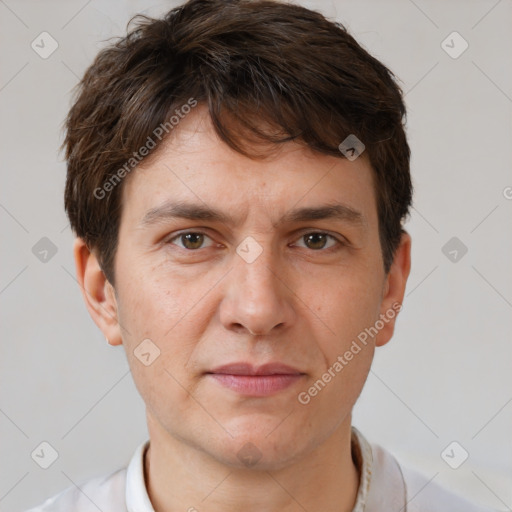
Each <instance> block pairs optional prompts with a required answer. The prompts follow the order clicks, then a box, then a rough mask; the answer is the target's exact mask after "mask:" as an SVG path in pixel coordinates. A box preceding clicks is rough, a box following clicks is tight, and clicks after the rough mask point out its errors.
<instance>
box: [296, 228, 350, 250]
mask: <svg viewBox="0 0 512 512" xmlns="http://www.w3.org/2000/svg"><path fill="white" fill-rule="evenodd" d="M328 239H331V240H333V243H332V244H331V245H330V246H327V245H326V244H327V242H328ZM299 240H304V243H305V245H306V248H307V249H312V250H314V251H318V250H321V249H325V250H326V252H328V251H329V250H331V249H334V250H336V245H344V244H343V243H342V242H341V241H340V240H338V239H337V238H335V237H334V236H332V235H330V234H329V233H324V232H321V231H313V232H311V233H306V234H304V235H302V236H301V237H300V238H299Z"/></svg>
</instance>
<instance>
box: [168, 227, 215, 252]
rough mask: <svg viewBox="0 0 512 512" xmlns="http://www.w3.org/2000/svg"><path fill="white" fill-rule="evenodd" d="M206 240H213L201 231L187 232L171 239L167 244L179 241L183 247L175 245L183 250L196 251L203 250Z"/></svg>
mask: <svg viewBox="0 0 512 512" xmlns="http://www.w3.org/2000/svg"><path fill="white" fill-rule="evenodd" d="M205 238H207V239H209V240H211V238H210V237H209V236H208V235H206V234H205V233H201V232H200V231H186V232H183V233H180V234H178V235H176V236H174V237H173V238H170V239H169V240H168V241H167V242H168V243H174V240H179V241H181V242H182V244H183V245H179V244H175V245H178V247H181V248H182V249H186V250H189V251H194V250H196V249H201V246H202V245H203V242H204V240H205Z"/></svg>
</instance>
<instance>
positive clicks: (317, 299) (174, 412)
mask: <svg viewBox="0 0 512 512" xmlns="http://www.w3.org/2000/svg"><path fill="white" fill-rule="evenodd" d="M173 135H174V138H173V139H172V140H171V141H167V142H165V145H163V146H162V147H161V148H160V149H159V151H158V153H157V154H155V155H154V158H152V160H150V161H148V162H147V163H143V165H141V166H140V167H139V168H137V169H136V170H135V171H134V172H133V173H132V174H131V175H130V176H129V178H127V179H126V181H125V183H124V188H123V194H122V202H123V213H122V219H121V224H120V230H119V244H118V249H117V253H116V263H115V274H116V290H115V299H113V300H114V301H115V316H116V320H117V322H118V324H119V326H121V327H119V326H118V331H115V327H113V326H110V327H108V328H105V329H109V338H110V339H111V342H112V339H114V344H115V339H116V337H118V341H119V343H121V342H122V343H123V345H124V347H125V349H126V353H127V357H128V361H129V364H130V366H131V370H132V374H133V377H134V380H135V383H136V386H137V388H138V390H139V392H140V394H141V396H142V397H143V399H144V401H145V403H146V405H147V414H148V420H149V422H150V423H151V424H153V425H156V426H158V429H160V430H161V431H162V432H165V433H166V435H167V434H168V435H169V436H172V437H173V438H174V439H178V440H179V441H180V442H183V443H186V444H188V445H190V446H194V447H196V448H198V449H200V450H202V451H204V452H206V453H208V454H209V455H211V456H212V457H214V458H215V459H216V460H218V461H221V462H223V463H225V464H228V465H233V466H240V465H241V464H242V463H244V462H243V461H242V459H241V456H240V453H242V454H243V450H254V451H255V452H256V453H257V454H258V457H261V460H260V464H261V465H262V467H265V468H267V469H277V468H279V467H283V466H285V465H286V464H289V463H290V462H292V461H293V460H295V459H297V458H299V457H301V456H303V455H305V454H307V453H310V452H312V450H314V449H315V448H316V447H317V446H319V445H320V444H321V443H323V442H324V441H325V440H326V439H327V438H329V436H331V435H332V434H333V432H335V431H336V429H337V428H338V427H339V426H340V425H342V424H344V422H345V423H346V422H347V421H350V413H351V410H352V407H353V405H354V403H355V401H356V399H357V397H358V396H359V394H360V392H361V389H362V387H363V384H364V382H365V380H366V377H367V374H368V371H369V368H370V364H371V361H372V357H373V353H374V347H375V345H376V344H383V343H385V342H386V341H387V339H389V337H390V336H391V334H392V330H393V324H394V319H389V320H388V321H386V322H385V326H384V327H383V328H382V329H380V330H379V333H378V334H377V335H376V336H374V337H373V338H372V337H371V336H370V337H367V340H366V343H365V344H363V343H362V342H360V341H359V342H357V345H358V346H359V351H357V352H356V349H355V348H354V340H358V336H359V339H361V333H362V332H364V330H365V328H369V327H371V326H374V325H375V323H376V321H377V320H379V318H381V319H382V316H379V315H382V314H388V312H389V310H390V309H391V308H392V304H393V303H395V302H396V299H401V297H402V294H403V287H405V282H403V283H402V282H400V283H398V285H396V283H395V282H391V281H390V275H385V274H384V270H383V262H382V253H381V246H380V243H379V234H378V218H377V207H376V199H375V194H374V191H373V181H372V171H371V167H370V165H369V163H368V161H367V160H366V159H365V158H363V157H359V158H358V159H356V160H354V161H352V162H350V161H348V160H346V159H342V158H334V157H330V156H325V155H319V154H315V153H313V152H311V151H310V150H308V149H306V148H304V147H302V146H300V145H298V144H295V143H286V144H285V145H283V146H282V148H281V151H280V152H279V153H278V154H277V155H274V156H273V157H272V158H271V159H268V160H265V161H255V160H251V159H248V158H246V157H245V156H243V155H241V154H239V153H236V152H234V151H232V150H231V149H229V148H228V147H227V146H226V145H225V144H223V143H221V142H220V141H219V139H218V138H217V137H216V135H215V134H214V130H213V127H212V126H211V124H210V121H209V118H208V116H207V115H206V114H205V112H204V111H203V110H202V109H201V108H200V107H198V108H197V109H196V110H195V111H193V112H192V113H191V114H189V115H188V116H187V117H186V118H185V119H183V120H182V121H181V122H180V125H179V130H178V129H177V130H176V132H175V134H173ZM177 206H180V208H177ZM327 207H335V208H331V209H327ZM200 210H201V211H202V212H203V214H202V215H198V214H199V213H200ZM212 212H217V213H218V215H213V214H212ZM315 212H316V214H315ZM403 273H404V272H403V271H402V274H403ZM391 275H393V273H392V272H391ZM401 277H403V275H402V276H401ZM402 285H403V286H402ZM388 316H389V314H388ZM381 323H383V322H381ZM116 325H117V324H116ZM105 329H104V330H105ZM363 337H364V336H363ZM121 338H122V340H121ZM148 339H149V340H151V341H150V342H148V341H145V342H144V343H145V344H143V345H141V342H143V340H148ZM351 347H352V348H351ZM158 350H159V352H158ZM141 352H143V353H144V354H146V355H144V356H142V357H141V356H140V353H141ZM347 352H351V353H352V357H350V356H348V355H347ZM137 354H138V356H139V357H137ZM147 354H149V355H147ZM340 357H341V359H342V360H343V361H344V363H343V364H342V363H341V362H340ZM144 359H145V362H146V363H148V362H150V361H151V364H148V365H146V364H144V363H143V362H142V361H143V360H144ZM336 361H338V365H336V364H335V363H336ZM226 365H228V367H226ZM229 365H232V366H229ZM339 365H341V366H342V368H341V369H339ZM222 367H224V368H222ZM326 375H327V377H326ZM329 376H330V378H329ZM319 379H320V380H321V381H322V384H318V380H319ZM315 382H317V384H316V388H315ZM313 388H315V389H316V393H315V391H314V389H313ZM312 389H313V390H312ZM311 390H312V391H311ZM247 443H251V444H250V445H247ZM244 446H245V448H243V450H242V452H240V450H241V448H242V447H244ZM247 446H250V448H247Z"/></svg>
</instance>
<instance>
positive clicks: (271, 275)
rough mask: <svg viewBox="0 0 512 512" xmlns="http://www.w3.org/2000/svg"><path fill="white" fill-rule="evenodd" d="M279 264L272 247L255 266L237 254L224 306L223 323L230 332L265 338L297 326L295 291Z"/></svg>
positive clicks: (264, 252)
mask: <svg viewBox="0 0 512 512" xmlns="http://www.w3.org/2000/svg"><path fill="white" fill-rule="evenodd" d="M262 247H263V246H262ZM277 260H278V257H277V255H275V254H272V250H271V248H270V247H268V246H265V247H263V251H262V253H261V254H260V255H259V256H258V257H257V258H256V260H254V261H252V262H251V263H249V262H247V261H245V260H244V259H243V258H241V257H240V256H239V255H238V254H235V257H234V268H233V269H232V271H231V272H229V274H228V275H227V276H226V278H227V280H228V281H227V283H226V288H225V295H224V297H223V300H222V302H221V305H220V320H221V322H222V324H223V325H224V327H225V328H226V329H228V330H234V331H237V332H239V333H242V332H244V331H246V332H248V333H249V334H252V335H259V336H262V335H269V334H273V333H274V332H276V331H278V330H279V331H282V330H284V329H285V328H287V327H289V326H290V325H291V324H292V323H293V321H294V318H295V310H294V308H293V297H294V294H293V291H292V290H293V288H292V287H291V286H290V285H289V283H287V282H286V281H287V280H286V275H285V272H283V270H282V268H281V267H282V265H281V264H280V262H278V261H277Z"/></svg>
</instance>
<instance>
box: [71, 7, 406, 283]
mask: <svg viewBox="0 0 512 512" xmlns="http://www.w3.org/2000/svg"><path fill="white" fill-rule="evenodd" d="M130 23H134V24H135V26H134V27H133V28H132V29H131V30H130V29H129V31H128V33H127V35H126V36H125V37H123V38H120V39H118V40H117V41H116V42H114V43H111V44H109V46H107V47H105V48H104V49H102V50H101V51H100V52H99V54H98V55H97V57H96V59H95V60H94V62H93V63H92V65H91V66H90V67H89V68H88V69H87V70H86V72H85V74H84V76H83V78H82V80H81V81H80V83H79V84H78V86H77V88H78V89H77V94H76V99H75V102H74V104H73V106H72V108H71V109H70V112H69V114H68V116H67V119H66V138H65V141H64V144H63V146H64V147H65V150H66V160H67V164H68V166H67V181H66V190H65V208H66V211H67V214H68V216H69V219H70V222H71V226H72V229H73V231H74V232H75V233H76V235H77V236H79V237H81V238H82V239H83V240H84V241H85V243H86V244H87V246H88V247H89V248H90V249H91V250H92V249H95V250H97V252H98V257H99V261H100V265H101V268H102V270H103V272H104V273H105V276H106V277H107V279H108V280H109V281H110V282H111V283H112V284H114V281H115V279H114V277H115V276H114V259H115V253H116V248H117V241H118V231H119V224H120V218H121V211H122V204H121V199H120V198H121V189H122V180H121V179H120V175H122V176H124V175H125V174H126V169H127V167H126V163H127V162H128V161H130V159H131V158H132V157H133V156H134V153H135V152H137V150H138V149H139V148H141V147H143V146H144V145H145V144H146V143H147V141H148V137H149V136H150V135H151V134H152V133H154V131H155V129H156V128H157V127H158V126H161V125H163V124H164V123H166V122H167V121H168V119H169V116H170V115H172V113H173V112H175V111H176V110H177V109H180V108H181V107H182V106H183V105H184V104H186V103H187V102H190V98H194V100H195V101H197V102H199V103H201V104H204V105H206V106H207V108H208V110H209V115H210V117H211V119H212V122H213V126H214V127H215V130H216V132H217V133H218V135H219V136H220V138H221V140H223V141H224V142H225V143H227V144H228V145H229V146H230V147H231V148H233V149H235V150H236V151H239V152H240V153H242V154H244V155H246V156H248V157H251V158H263V157H264V156H265V154H262V153H256V152H255V151H252V152H251V151H250V148H251V147H252V148H253V149H254V147H255V146H254V143H255V142H256V141H261V142H265V143H267V146H268V143H270V144H272V145H274V144H276V145H279V144H280V143H283V142H286V141H291V140H295V141H296V142H299V143H302V144H305V145H307V146H308V147H310V148H311V149H312V150H315V151H318V152H320V153H323V154H329V155H333V156H337V157H340V158H344V155H343V154H342V153H341V152H340V150H339V148H338V146H339V144H340V143H341V142H342V141H343V140H344V139H345V138H346V137H347V136H349V135H351V134H353V135H355V136H356V137H357V138H358V139H360V140H361V141H362V142H363V143H364V145H365V147H366V149H365V152H366V156H367V158H369V161H370V163H371V165H372V169H373V173H374V188H375V194H376V199H377V210H378V216H379V237H380V243H381V247H382V255H383V263H384V269H385V271H386V273H387V272H388V271H389V268H390V266H391V263H392V261H393V256H394V253H395V250H396V248H397V247H398V245H399V242H400V238H401V233H402V231H403V230H402V220H403V219H404V218H405V216H406V215H407V214H408V213H409V207H410V205H411V201H412V184H411V178H410V171H409V159H410V149H409V146H408V143H407V139H406V135H405V131H404V123H405V116H406V110H405V105H404V102H403V99H402V91H401V89H400V87H399V86H398V85H397V83H396V80H395V77H394V75H393V74H392V73H391V71H389V69H387V68H386V66H384V65H383V64H382V63H381V62H379V61H378V60H377V59H375V58H374V57H372V56H371V55H370V54H369V53H368V52H367V51H366V50H364V49H363V48H362V47H361V46H360V45H359V44H358V43H357V42H356V41H355V39H354V38H353V37H352V36H351V35H350V34H348V32H347V30H346V29H345V27H344V26H343V25H342V24H341V23H338V22H331V21H329V20H327V19H326V18H324V17H323V16H322V15H321V14H320V13H318V12H315V11H311V10H308V9H306V8H304V7H301V6H298V5H293V4H288V3H282V2H278V1H268V0H253V1H252V0H190V1H188V2H187V3H185V4H183V5H182V6H180V7H177V8H175V9H172V10H171V11H169V12H168V13H167V14H166V15H165V16H164V17H163V18H162V19H153V18H149V17H147V16H141V15H139V16H136V17H135V18H134V19H132V20H131V22H130ZM129 27H130V24H129ZM228 121H229V122H228ZM232 121H235V125H233V122H232ZM263 124H264V125H265V126H266V127H267V128H266V129H262V125H263ZM233 126H236V129H233V128H232V127H233ZM167 131H169V133H172V132H171V131H170V130H167ZM164 139H165V138H164ZM154 142H155V145H156V144H157V141H154ZM159 143H160V141H158V144H159ZM152 154H154V151H153V152H152ZM132 164H133V162H132ZM122 168H124V169H125V172H124V173H120V172H119V171H120V170H121V169H122ZM116 173H117V174H116ZM116 176H117V178H116ZM116 179H118V181H120V183H119V186H109V187H108V194H106V193H105V194H103V193H102V194H101V195H102V197H100V198H99V197H98V195H99V194H98V192H97V191H98V190H100V189H101V190H103V191H105V190H106V188H107V187H105V184H106V183H111V184H112V185H115V184H117V183H115V180H116Z"/></svg>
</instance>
